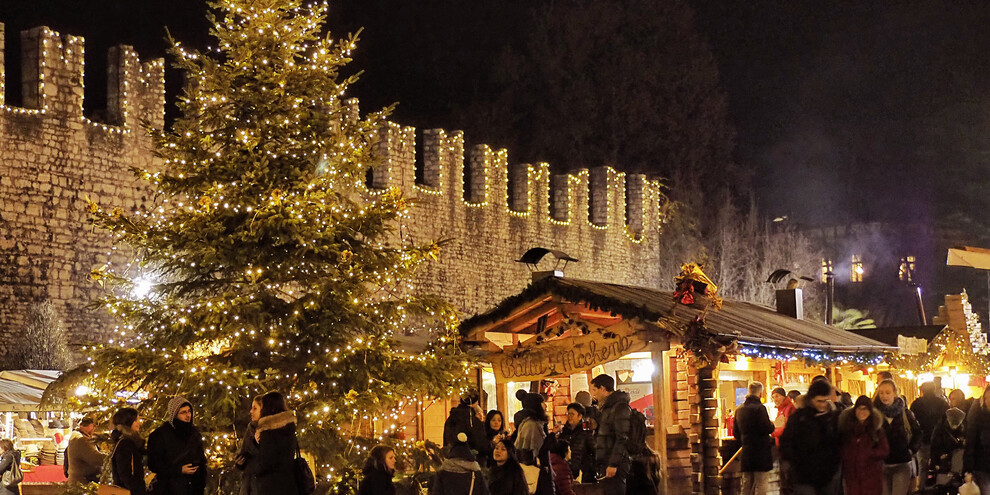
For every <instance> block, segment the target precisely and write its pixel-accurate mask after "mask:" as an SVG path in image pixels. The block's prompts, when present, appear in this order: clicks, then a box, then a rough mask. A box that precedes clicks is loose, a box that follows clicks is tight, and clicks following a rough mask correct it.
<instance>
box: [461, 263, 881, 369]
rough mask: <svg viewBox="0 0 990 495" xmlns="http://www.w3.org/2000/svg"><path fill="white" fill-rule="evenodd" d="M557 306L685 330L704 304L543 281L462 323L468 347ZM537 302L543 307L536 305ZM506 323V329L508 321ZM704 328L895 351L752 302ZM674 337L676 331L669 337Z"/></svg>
mask: <svg viewBox="0 0 990 495" xmlns="http://www.w3.org/2000/svg"><path fill="white" fill-rule="evenodd" d="M549 301H556V302H558V304H557V305H556V306H557V307H561V306H562V305H570V306H571V307H573V306H575V305H584V306H586V307H587V308H589V309H590V310H592V311H597V312H600V313H602V314H603V315H605V316H608V315H611V316H613V317H621V318H624V319H633V318H638V319H640V320H643V321H648V322H662V323H663V324H661V325H660V326H662V327H666V328H670V327H680V328H686V327H687V324H688V323H690V322H691V321H693V320H694V319H695V318H696V317H697V316H698V315H700V314H701V313H702V312H703V310H704V306H703V304H704V299H703V298H702V297H698V301H697V302H696V303H695V304H693V305H691V306H685V305H683V304H680V303H677V302H675V301H674V297H673V293H672V292H669V291H661V290H656V289H650V288H645V287H633V286H628V285H618V284H609V283H604V282H592V281H586V280H572V279H565V278H556V277H548V278H545V279H542V280H539V281H537V282H534V283H532V284H530V286H529V287H527V288H526V289H524V290H523V291H522V292H521V293H520V294H518V295H515V296H512V297H509V298H507V299H506V300H504V301H502V302H501V303H500V304H499V305H497V306H496V307H495V308H493V309H492V310H490V311H488V312H486V313H483V314H480V315H476V316H474V317H472V318H469V319H467V320H465V321H464V322H463V323H462V324H461V333H462V335H464V336H465V340H466V341H467V342H476V343H481V342H483V341H484V333H485V332H486V331H489V330H492V329H496V330H498V331H505V329H510V330H511V331H513V332H527V331H529V329H532V328H534V327H535V328H538V327H540V325H539V324H538V323H537V322H538V321H539V320H540V318H544V321H546V316H547V315H549V314H551V313H552V312H553V311H554V305H553V304H548V303H549ZM541 302H542V303H541ZM509 321H511V324H508V323H507V322H509ZM705 328H706V329H707V330H708V331H710V332H712V333H714V334H716V335H719V336H724V337H731V338H734V339H736V340H738V341H739V342H740V343H743V344H751V345H759V346H768V347H776V348H780V349H790V350H806V349H807V350H822V351H831V352H839V353H854V352H856V353H860V352H889V351H895V350H896V349H897V348H896V347H894V346H890V345H887V344H884V343H882V342H877V341H875V340H873V339H869V338H866V337H863V336H861V335H857V334H855V333H852V332H847V331H845V330H840V329H837V328H834V327H830V326H827V325H825V324H823V323H817V322H813V321H807V320H798V319H795V318H792V317H790V316H786V315H782V314H780V313H777V312H776V311H775V310H773V309H771V308H769V307H766V306H761V305H757V304H752V303H746V302H740V301H733V300H725V301H723V303H722V309H721V310H720V311H715V310H710V311H708V313H707V315H706V316H705ZM673 333H675V334H676V333H677V332H673Z"/></svg>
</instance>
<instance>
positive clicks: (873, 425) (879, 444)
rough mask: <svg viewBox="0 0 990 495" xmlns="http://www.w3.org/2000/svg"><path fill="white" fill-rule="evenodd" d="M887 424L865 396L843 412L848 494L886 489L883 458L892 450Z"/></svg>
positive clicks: (844, 471) (844, 475)
mask: <svg viewBox="0 0 990 495" xmlns="http://www.w3.org/2000/svg"><path fill="white" fill-rule="evenodd" d="M883 423H884V419H883V415H881V414H880V411H877V410H876V409H875V408H874V407H873V402H872V401H871V400H870V398H869V397H867V396H865V395H863V396H861V397H860V398H859V399H856V404H855V405H854V406H853V407H850V408H848V409H846V410H844V411H842V412H841V413H840V414H839V433H840V434H841V435H842V480H843V486H844V487H845V492H844V493H845V495H876V494H877V493H881V492H882V491H883V468H884V463H883V460H884V459H885V458H886V457H887V454H889V453H890V446H888V445H887V435H886V434H885V433H884V431H883Z"/></svg>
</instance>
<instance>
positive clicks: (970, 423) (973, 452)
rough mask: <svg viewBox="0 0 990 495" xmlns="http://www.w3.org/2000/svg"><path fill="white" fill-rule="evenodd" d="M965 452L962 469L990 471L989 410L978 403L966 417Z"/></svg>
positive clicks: (967, 470) (968, 471)
mask: <svg viewBox="0 0 990 495" xmlns="http://www.w3.org/2000/svg"><path fill="white" fill-rule="evenodd" d="M965 448H966V454H965V455H964V457H963V471H965V472H967V473H970V472H973V471H984V472H990V410H987V409H986V408H985V407H981V406H980V405H979V403H977V405H976V406H975V407H973V408H972V409H971V410H970V412H969V416H967V417H966V447H965Z"/></svg>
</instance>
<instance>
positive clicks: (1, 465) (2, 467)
mask: <svg viewBox="0 0 990 495" xmlns="http://www.w3.org/2000/svg"><path fill="white" fill-rule="evenodd" d="M20 462H21V453H20V452H18V451H17V450H15V449H14V442H11V441H10V440H8V439H6V438H4V439H2V440H0V477H3V473H5V472H7V471H8V470H9V469H11V468H12V467H13V466H14V465H15V464H19V463H20ZM20 494H21V487H20V485H19V484H17V485H13V486H0V495H20Z"/></svg>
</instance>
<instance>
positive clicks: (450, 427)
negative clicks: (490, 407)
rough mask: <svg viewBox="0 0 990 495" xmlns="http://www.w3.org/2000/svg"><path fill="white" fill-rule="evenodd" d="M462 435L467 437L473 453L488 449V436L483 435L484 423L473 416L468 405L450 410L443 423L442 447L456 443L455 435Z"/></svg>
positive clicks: (472, 411)
mask: <svg viewBox="0 0 990 495" xmlns="http://www.w3.org/2000/svg"><path fill="white" fill-rule="evenodd" d="M458 433H464V434H465V435H467V437H468V446H470V447H471V450H474V451H475V452H484V451H486V449H487V450H490V449H488V436H487V435H485V422H484V421H482V420H480V419H478V417H477V416H475V412H474V409H472V408H471V405H470V404H460V405H458V406H457V407H453V408H451V409H450V415H449V416H447V420H446V421H444V423H443V446H444V447H449V446H451V445H453V444H455V443H457V434H458Z"/></svg>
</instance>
